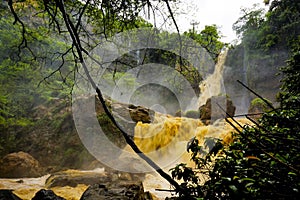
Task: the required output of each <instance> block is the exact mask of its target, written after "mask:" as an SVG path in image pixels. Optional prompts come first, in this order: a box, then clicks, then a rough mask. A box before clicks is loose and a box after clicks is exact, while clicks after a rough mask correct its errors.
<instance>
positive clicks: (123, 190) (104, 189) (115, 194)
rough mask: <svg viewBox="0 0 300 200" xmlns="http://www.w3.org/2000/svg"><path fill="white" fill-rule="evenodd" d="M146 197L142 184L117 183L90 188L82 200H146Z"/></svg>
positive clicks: (132, 182) (96, 185)
mask: <svg viewBox="0 0 300 200" xmlns="http://www.w3.org/2000/svg"><path fill="white" fill-rule="evenodd" d="M145 196H146V195H145V193H144V189H143V185H142V183H141V182H137V181H125V182H124V181H117V182H113V183H110V184H107V185H103V184H94V185H92V186H90V187H89V188H88V189H87V190H86V191H85V192H84V193H83V194H82V196H81V198H80V200H116V199H118V200H145V199H146V198H145Z"/></svg>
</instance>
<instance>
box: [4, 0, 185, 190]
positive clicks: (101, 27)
mask: <svg viewBox="0 0 300 200" xmlns="http://www.w3.org/2000/svg"><path fill="white" fill-rule="evenodd" d="M162 3H164V5H166V7H167V9H168V11H169V13H170V16H171V18H172V19H173V21H174V23H175V26H176V27H177V24H176V22H175V20H174V16H173V13H172V11H171V7H170V4H169V1H168V0H164V1H162ZM8 6H9V8H10V11H11V13H12V15H13V16H14V19H15V21H14V24H19V25H20V26H21V33H22V39H21V40H22V41H21V43H20V45H19V49H20V51H21V50H24V49H27V50H29V51H30V50H31V48H30V46H28V38H29V37H30V36H31V34H30V32H29V31H28V24H25V23H24V18H26V17H27V16H26V15H22V11H24V9H25V8H26V9H28V8H29V9H32V11H34V10H36V11H37V15H39V16H43V17H44V19H46V21H47V23H46V24H47V25H48V27H49V28H50V29H52V30H55V31H56V32H57V33H59V34H61V35H62V36H63V37H65V38H71V41H70V42H69V44H70V46H69V48H68V49H67V50H66V51H63V52H60V53H59V55H60V58H61V61H62V63H61V64H60V65H59V66H58V68H57V69H56V70H54V73H55V72H57V73H59V74H60V73H61V72H62V71H64V70H65V69H64V63H65V59H66V57H67V56H68V55H69V54H72V56H73V58H74V67H73V68H71V69H69V71H70V72H69V73H66V74H67V75H70V74H72V72H75V71H76V70H77V69H78V67H82V68H83V70H84V72H85V74H86V76H87V78H88V80H89V82H90V84H91V86H92V88H94V90H95V91H96V93H97V95H98V98H99V99H100V102H101V104H102V106H103V108H104V110H105V112H106V114H107V115H108V117H109V118H110V120H111V121H112V122H113V124H114V125H116V126H117V127H118V128H119V129H120V131H121V132H122V134H123V136H124V138H125V140H126V142H127V143H128V144H129V145H130V146H131V147H132V149H133V150H134V151H135V152H136V153H138V155H139V156H140V157H142V158H143V159H144V160H145V161H146V162H147V163H148V164H149V165H151V166H152V167H153V168H154V169H156V171H157V172H158V173H159V174H160V175H161V176H162V177H164V178H165V179H166V180H168V181H169V182H170V183H171V184H172V185H173V186H174V187H175V188H176V190H178V191H181V192H182V193H185V191H184V190H183V189H182V188H181V186H180V185H179V184H178V183H177V182H176V181H174V180H173V179H172V178H171V177H170V176H169V175H168V174H167V173H165V172H164V171H163V170H162V169H160V168H159V166H157V165H156V164H155V163H154V162H153V161H152V160H151V159H149V158H148V157H147V156H146V155H145V154H143V152H141V151H140V150H139V148H138V147H137V146H136V145H135V143H134V142H133V140H132V139H131V138H130V137H129V135H128V134H127V133H126V132H125V131H124V130H123V129H122V127H121V126H119V124H118V123H117V122H116V120H115V118H114V117H113V115H112V114H111V112H110V110H109V109H108V107H107V106H106V102H105V99H104V97H103V95H102V92H101V91H100V89H99V88H98V87H97V85H96V83H95V82H94V80H93V79H92V78H91V75H90V72H89V70H88V69H87V66H86V63H85V57H86V56H88V52H89V50H90V49H92V48H93V47H94V46H96V45H98V43H99V42H100V41H101V39H105V38H107V37H109V36H110V35H112V34H114V33H117V32H119V31H123V30H126V29H130V28H133V27H138V26H139V25H140V24H141V23H140V21H139V18H138V13H139V12H140V11H141V10H142V9H143V8H145V7H148V8H149V9H152V7H151V2H150V1H148V0H136V1H132V0H122V1H120V0H115V1H100V0H99V1H90V0H86V1H64V0H54V1H34V0H32V1H25V2H14V1H13V0H8ZM90 24H93V26H90ZM177 30H178V27H177ZM91 36H93V37H91ZM96 36H98V38H97V37H96ZM99 38H100V40H99ZM65 41H69V40H67V39H66V40H65ZM52 74H53V73H52ZM186 195H188V194H186Z"/></svg>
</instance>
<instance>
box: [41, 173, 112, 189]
mask: <svg viewBox="0 0 300 200" xmlns="http://www.w3.org/2000/svg"><path fill="white" fill-rule="evenodd" d="M111 179H112V177H111V176H110V175H109V174H107V173H104V172H103V171H101V170H99V171H98V172H97V171H78V170H66V171H61V172H56V173H54V174H52V175H51V176H49V178H47V180H46V187H47V188H51V187H64V186H71V187H76V186H77V185H78V184H85V185H93V184H96V183H107V182H110V181H111Z"/></svg>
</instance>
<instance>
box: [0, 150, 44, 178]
mask: <svg viewBox="0 0 300 200" xmlns="http://www.w3.org/2000/svg"><path fill="white" fill-rule="evenodd" d="M40 175H41V167H40V164H39V162H38V161H37V160H36V159H35V158H33V157H32V156H31V155H30V154H28V153H25V152H22V151H20V152H18V153H11V154H7V155H6V156H4V157H3V158H2V159H1V161H0V177H2V178H24V177H38V176H40Z"/></svg>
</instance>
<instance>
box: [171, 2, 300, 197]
mask: <svg viewBox="0 0 300 200" xmlns="http://www.w3.org/2000/svg"><path fill="white" fill-rule="evenodd" d="M272 3H273V5H272V6H271V9H270V11H269V13H268V15H269V16H267V20H266V21H264V22H263V21H260V20H258V21H259V24H258V25H259V26H256V28H257V29H258V30H254V29H252V27H251V26H250V25H251V20H253V19H255V18H253V17H255V16H251V20H250V21H248V20H249V19H247V20H246V22H247V23H246V26H245V27H246V28H250V29H251V32H252V33H254V32H256V33H255V34H257V33H258V32H260V31H262V32H260V33H263V31H265V30H266V28H265V26H266V25H271V24H274V23H275V22H276V23H277V22H278V20H279V19H280V18H281V19H285V17H287V16H289V17H291V19H297V20H296V21H298V22H299V19H298V18H297V16H299V14H296V13H299V3H298V2H297V3H296V2H295V1H293V2H291V1H289V0H281V1H272ZM295 9H296V10H295ZM297 9H298V10H297ZM291 10H293V11H294V12H293V13H291V12H290V11H291ZM279 11H280V12H281V14H282V16H278V15H279ZM294 15H296V16H294ZM271 16H272V17H271ZM273 16H277V17H279V19H277V20H275V19H274V18H273ZM248 17H249V16H248ZM298 22H297V23H298ZM294 25H295V21H294V20H282V21H281V22H280V23H279V22H278V24H277V25H276V26H277V27H280V28H279V29H276V30H275V29H273V30H274V32H273V36H274V37H273V36H271V37H270V36H267V37H265V36H266V32H264V33H263V34H262V35H260V37H262V38H268V39H270V40H269V43H256V44H255V45H258V46H256V47H255V48H260V49H265V50H266V47H267V50H271V49H272V48H274V47H276V48H280V49H281V50H282V51H285V50H289V52H290V59H289V60H288V62H287V65H286V66H285V67H283V68H281V70H282V73H283V75H284V78H283V79H282V81H283V84H282V87H281V89H282V92H280V94H279V95H278V96H279V101H280V106H279V107H278V108H276V109H275V110H271V111H269V112H267V113H265V114H264V115H263V116H262V117H261V119H259V120H258V122H254V123H255V125H254V126H244V127H243V126H242V125H238V127H236V130H239V129H238V128H242V130H241V131H237V132H238V133H235V134H233V139H234V140H233V142H232V143H231V144H229V145H228V146H224V147H221V148H217V149H218V150H219V149H221V150H220V151H218V153H217V154H216V155H214V154H211V153H208V154H207V155H206V156H204V157H203V155H201V154H200V153H199V152H202V151H203V148H202V147H201V146H199V144H198V141H195V140H194V141H193V142H192V143H190V146H189V150H191V151H192V155H191V160H192V161H194V163H195V165H196V168H195V169H192V171H189V173H184V172H185V170H184V169H181V168H184V167H186V166H185V165H180V167H177V168H174V169H173V170H175V172H174V173H173V174H174V178H181V179H183V184H182V185H183V186H186V189H187V190H188V191H190V193H191V194H193V195H195V196H196V197H200V198H204V199H298V196H299V192H300V191H299V188H300V164H299V161H300V153H299V152H300V147H299V141H300V120H299V119H300V107H299V105H300V101H299V99H300V89H299V88H300V86H299V85H300V80H299V69H300V67H299V63H300V51H299V50H300V45H299V42H297V43H296V44H295V43H293V42H294V41H298V40H299V38H298V35H293V34H292V35H290V36H287V35H285V34H286V32H285V31H287V30H289V29H288V27H290V26H291V27H293V31H296V32H297V31H298V30H299V29H297V27H294ZM245 27H243V28H245ZM250 29H247V30H246V29H245V30H243V31H246V32H244V33H243V37H245V38H244V39H246V40H247V39H249V37H248V36H249V35H247V34H249V31H250ZM294 29H296V30H294ZM278 30H280V31H278ZM292 33H294V32H292ZM257 36H258V35H257ZM277 36H278V40H277V41H274V40H273V39H274V38H276V37H277ZM271 40H273V42H274V43H273V42H270V41H271ZM249 41H250V40H249ZM260 41H262V40H260ZM282 41H285V44H283V42H282ZM242 42H244V40H243V41H242ZM292 43H293V45H292ZM251 48H253V46H252V47H251ZM262 102H263V100H262V99H260V100H259V99H257V100H255V101H254V102H253V104H262ZM228 122H229V121H228ZM229 123H230V122H229ZM231 125H232V126H234V125H233V124H231ZM213 152H216V151H213ZM198 171H200V172H201V173H200V174H201V175H206V181H205V182H204V183H202V184H196V183H198V182H199V180H200V178H201V177H200V175H199V174H197V178H196V179H197V180H194V179H195V173H196V172H198ZM179 174H180V176H179ZM183 176H188V177H183ZM191 180H192V183H195V184H194V185H192V184H189V182H191ZM195 191H196V192H195Z"/></svg>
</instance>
